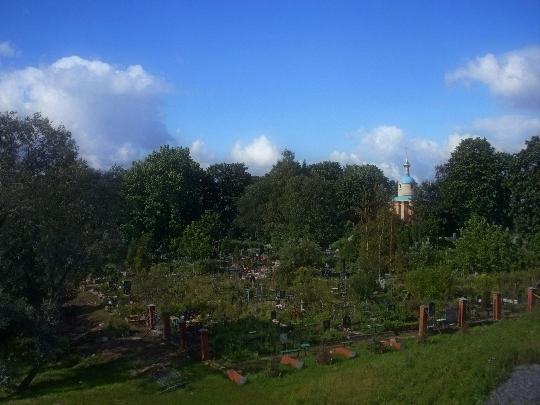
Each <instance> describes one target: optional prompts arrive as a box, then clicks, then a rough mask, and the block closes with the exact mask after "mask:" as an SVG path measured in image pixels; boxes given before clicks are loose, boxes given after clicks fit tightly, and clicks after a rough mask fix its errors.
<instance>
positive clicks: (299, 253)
mask: <svg viewBox="0 0 540 405" xmlns="http://www.w3.org/2000/svg"><path fill="white" fill-rule="evenodd" d="M279 258H280V261H279V266H278V268H277V271H276V277H277V279H278V280H279V281H280V282H281V283H283V284H289V283H291V282H292V281H293V280H294V278H295V277H296V276H297V275H298V274H299V273H298V272H297V271H298V269H299V268H301V267H311V268H316V267H318V266H320V265H321V263H322V254H321V250H320V248H319V246H318V245H317V244H316V243H315V242H312V241H310V240H306V239H300V240H290V241H288V242H287V243H286V244H285V245H284V246H283V247H282V248H281V250H280V252H279Z"/></svg>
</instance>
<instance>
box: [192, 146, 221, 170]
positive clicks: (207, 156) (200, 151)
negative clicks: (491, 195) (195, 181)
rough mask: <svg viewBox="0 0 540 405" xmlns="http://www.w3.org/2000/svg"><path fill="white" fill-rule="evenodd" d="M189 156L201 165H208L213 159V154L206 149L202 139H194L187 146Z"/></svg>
mask: <svg viewBox="0 0 540 405" xmlns="http://www.w3.org/2000/svg"><path fill="white" fill-rule="evenodd" d="M189 152H190V154H191V157H192V158H193V159H194V160H196V161H197V162H199V164H200V165H201V166H202V167H205V168H206V167H208V166H210V165H211V164H212V163H214V161H215V155H214V154H213V153H212V152H210V151H208V149H207V148H206V145H205V144H204V141H203V140H202V139H196V140H195V141H193V142H192V144H191V146H190V147H189Z"/></svg>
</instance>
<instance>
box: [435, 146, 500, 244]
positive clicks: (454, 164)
mask: <svg viewBox="0 0 540 405" xmlns="http://www.w3.org/2000/svg"><path fill="white" fill-rule="evenodd" d="M509 166H510V157H509V155H507V154H504V153H498V152H496V151H495V149H494V148H493V147H492V146H491V145H490V144H489V142H488V141H487V140H486V139H481V138H475V139H471V138H469V139H464V140H463V141H461V143H460V144H459V145H458V147H457V148H456V149H455V150H454V152H452V155H451V156H450V159H449V160H448V162H447V163H446V164H444V165H442V166H439V167H438V168H437V175H436V180H437V182H438V183H439V186H440V200H441V201H440V202H441V204H443V207H444V208H443V211H444V215H445V216H446V229H445V232H446V233H448V234H451V233H452V232H456V231H457V230H458V229H459V228H461V227H463V225H464V224H465V222H466V221H467V220H468V219H469V218H471V217H472V216H473V215H479V216H483V217H485V218H486V219H488V221H489V222H492V223H496V224H499V225H505V226H507V225H509V213H508V207H509V202H510V191H509V189H508V175H509V173H508V172H509Z"/></svg>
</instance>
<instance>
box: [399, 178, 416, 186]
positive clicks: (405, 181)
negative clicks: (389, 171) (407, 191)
mask: <svg viewBox="0 0 540 405" xmlns="http://www.w3.org/2000/svg"><path fill="white" fill-rule="evenodd" d="M399 182H400V183H401V184H413V183H414V179H413V178H412V177H411V176H401V179H400V180H399Z"/></svg>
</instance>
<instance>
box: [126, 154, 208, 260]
mask: <svg viewBox="0 0 540 405" xmlns="http://www.w3.org/2000/svg"><path fill="white" fill-rule="evenodd" d="M123 193H124V197H125V201H126V206H127V222H126V224H125V225H124V232H125V234H126V236H127V238H128V239H130V240H138V239H140V238H141V236H142V235H147V237H148V238H149V241H150V248H151V253H152V254H153V256H154V257H155V258H160V257H161V256H163V255H167V254H168V253H169V251H170V248H171V241H172V240H173V239H174V238H176V237H178V236H180V235H181V234H182V232H183V231H184V229H185V227H186V226H188V225H189V224H190V223H191V222H192V221H195V220H197V219H199V217H200V216H201V214H202V213H203V212H204V207H205V206H206V205H207V204H208V203H209V199H210V182H209V180H208V177H207V176H206V174H205V172H204V171H203V170H202V169H201V168H200V166H199V164H198V163H196V162H195V161H193V159H192V158H191V157H190V155H189V150H188V149H186V148H180V147H169V146H162V147H161V148H160V149H159V151H155V152H152V153H151V154H150V155H148V156H147V157H146V158H145V159H144V160H142V161H136V162H134V163H133V166H132V167H131V168H130V169H129V170H127V171H126V173H125V175H124V176H123Z"/></svg>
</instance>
